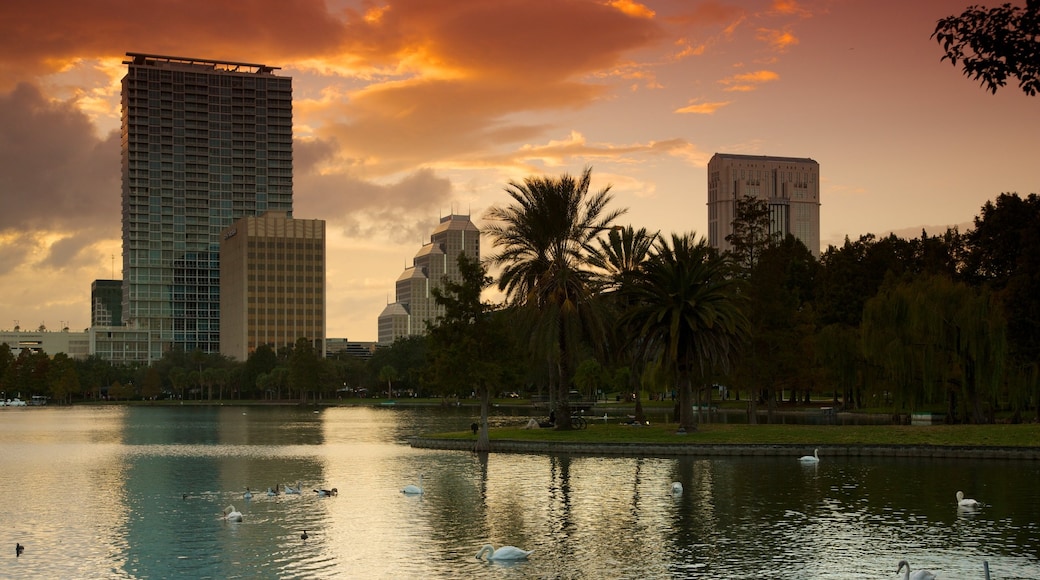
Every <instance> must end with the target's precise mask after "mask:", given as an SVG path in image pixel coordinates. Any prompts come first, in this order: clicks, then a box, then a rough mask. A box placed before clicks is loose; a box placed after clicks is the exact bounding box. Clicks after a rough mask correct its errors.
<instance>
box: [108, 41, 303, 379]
mask: <svg viewBox="0 0 1040 580" xmlns="http://www.w3.org/2000/svg"><path fill="white" fill-rule="evenodd" d="M126 56H127V60H125V61H124V62H123V64H125V65H127V73H126V76H124V77H123V80H122V179H123V188H122V189H123V191H122V238H123V307H122V318H123V322H124V323H125V324H126V325H127V326H128V327H129V328H130V329H133V330H141V331H146V332H148V333H149V340H148V341H147V344H148V345H149V353H148V360H150V361H154V360H157V359H159V358H160V357H161V356H162V354H163V353H164V352H166V351H168V350H170V349H172V348H178V349H181V350H184V351H186V352H191V351H194V350H196V349H200V350H202V351H203V352H207V353H215V352H218V351H219V350H220V262H219V253H220V234H221V232H222V231H223V230H224V229H226V228H227V227H228V226H229V225H231V223H232V222H233V221H234V220H236V219H239V218H242V217H246V216H257V215H260V214H262V213H263V212H265V211H268V210H271V211H281V212H286V213H287V214H288V215H290V216H291V215H292V180H293V149H292V79H291V78H289V77H283V76H277V75H276V74H275V71H276V70H277V67H270V66H267V65H263V64H252V63H242V62H224V61H213V60H203V59H194V58H182V57H172V56H159V55H150V54H141V53H132V52H128V53H127V55H126Z"/></svg>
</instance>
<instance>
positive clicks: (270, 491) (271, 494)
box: [267, 484, 278, 497]
mask: <svg viewBox="0 0 1040 580" xmlns="http://www.w3.org/2000/svg"><path fill="white" fill-rule="evenodd" d="M276 495H278V484H275V486H274V489H271V488H270V487H269V488H267V497H274V496H276Z"/></svg>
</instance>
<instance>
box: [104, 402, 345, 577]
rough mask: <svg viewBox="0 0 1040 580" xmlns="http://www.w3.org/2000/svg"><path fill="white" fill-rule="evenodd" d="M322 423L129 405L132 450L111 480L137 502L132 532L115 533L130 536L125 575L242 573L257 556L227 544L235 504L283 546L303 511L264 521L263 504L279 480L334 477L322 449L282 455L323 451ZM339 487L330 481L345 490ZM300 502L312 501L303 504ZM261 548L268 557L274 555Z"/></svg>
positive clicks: (315, 418) (305, 416)
mask: <svg viewBox="0 0 1040 580" xmlns="http://www.w3.org/2000/svg"><path fill="white" fill-rule="evenodd" d="M323 423H324V421H323V419H322V417H321V415H314V414H312V413H311V412H310V411H305V412H304V413H301V412H300V410H299V408H297V407H277V408H256V407H234V406H209V407H179V406H178V407H154V408H128V409H127V412H126V416H125V419H124V420H123V422H122V439H123V441H122V443H123V445H124V446H125V447H129V448H132V449H134V450H135V451H134V452H133V453H124V455H125V456H126V460H125V462H124V463H123V465H121V469H120V472H119V473H118V474H111V475H108V476H106V477H118V478H121V480H122V481H125V484H124V490H125V491H124V493H122V494H120V499H119V501H125V502H128V503H130V504H131V508H132V509H131V510H130V513H129V515H128V517H127V518H125V522H121V523H122V525H124V526H125V532H123V533H117V534H115V536H116V537H120V538H132V539H133V540H132V545H133V547H134V550H133V553H132V554H128V555H127V561H126V565H125V566H126V572H127V573H128V575H129V576H132V577H134V578H171V577H176V578H195V577H200V576H206V577H211V578H235V577H241V576H242V574H241V569H239V568H238V567H237V565H236V562H237V561H241V560H242V559H247V560H248V559H252V558H256V557H257V552H258V550H257V549H256V544H254V543H252V542H244V543H243V542H235V541H227V538H228V537H229V533H234V530H235V528H229V527H228V524H226V523H225V522H221V521H219V519H220V512H221V510H222V509H223V508H224V507H225V506H227V505H229V504H231V505H234V506H235V507H236V508H237V509H238V510H239V511H241V512H242V513H243V514H244V518H245V521H244V522H243V524H242V525H248V526H251V527H250V529H251V530H254V532H253V533H254V534H255V538H265V539H266V540H268V541H271V542H272V543H271V544H270V548H271V550H272V551H276V550H277V549H282V548H284V546H282V544H281V543H280V539H281V538H283V537H284V536H285V532H286V527H285V526H286V519H289V520H291V519H292V518H294V517H299V515H298V513H297V512H295V511H293V510H296V509H300V508H291V507H287V506H286V505H284V504H283V505H280V506H277V507H278V508H279V509H278V510H276V511H277V512H279V513H282V512H286V513H283V516H285V518H284V519H283V517H281V516H280V517H276V518H271V517H267V516H266V515H264V514H265V512H264V510H263V509H262V508H261V507H259V506H263V505H264V503H263V502H268V501H269V499H270V498H267V497H266V496H265V494H264V492H265V491H266V489H267V488H268V487H273V486H275V485H276V484H278V485H282V486H285V485H287V484H291V485H296V483H297V482H298V481H299V482H302V483H303V484H304V489H305V490H306V491H308V492H310V490H311V488H312V487H323V486H324V484H325V483H327V482H326V474H325V462H324V461H323V460H322V459H321V454H320V452H317V451H315V452H314V455H312V454H311V451H302V452H299V451H294V452H291V453H286V452H285V450H287V449H292V448H293V447H294V446H300V448H301V449H307V450H310V449H315V450H317V449H323V448H324V447H323V444H324V443H325V438H324V430H323V427H322V425H323ZM274 449H278V450H279V451H272V450H274ZM337 483H338V482H333V483H330V484H329V485H328V487H338V488H339V489H341V490H343V489H345V486H344V485H343V484H339V485H337ZM308 486H310V487H308ZM247 487H248V488H250V490H251V491H252V493H253V496H254V497H253V499H252V500H250V501H246V500H245V498H244V497H243V495H244V493H245V491H246V488H247ZM310 495H314V493H313V492H310ZM301 499H311V498H309V497H307V496H303V498H301ZM106 501H113V500H112V499H107V500H106ZM293 503H295V502H293ZM267 505H270V504H267ZM296 505H299V506H304V505H306V506H313V505H314V504H312V503H311V502H309V501H301V502H300V503H298V504H296ZM283 508H284V509H283ZM305 509H311V508H305ZM155 511H161V512H162V516H161V517H159V516H157V515H156V514H155V513H153V512H155ZM297 533H298V532H297ZM200 545H205V547H203V548H200ZM213 546H217V547H216V548H214V547H213ZM214 551H216V552H217V553H219V554H220V557H219V558H209V559H207V561H205V562H200V561H199V560H198V559H197V558H195V557H194V556H193V557H190V558H187V559H178V558H177V555H181V554H183V555H192V554H198V553H200V552H202V553H205V554H212V553H213V552H214ZM260 552H264V555H263V557H266V556H267V555H268V552H266V551H264V550H260ZM250 569H252V570H255V568H250ZM199 570H204V571H205V574H200V573H199V572H198V571H199ZM131 572H132V573H131Z"/></svg>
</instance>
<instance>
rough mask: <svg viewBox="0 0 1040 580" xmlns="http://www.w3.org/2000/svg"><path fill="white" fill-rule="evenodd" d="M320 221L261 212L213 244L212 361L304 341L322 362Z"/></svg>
mask: <svg viewBox="0 0 1040 580" xmlns="http://www.w3.org/2000/svg"><path fill="white" fill-rule="evenodd" d="M325 321H326V316H325V221H324V220H313V219H312V220H305V219H293V218H290V217H288V216H287V215H286V214H285V212H273V211H269V212H266V213H264V215H262V216H258V217H244V218H241V219H239V220H236V221H235V222H234V223H233V224H231V226H230V227H228V228H227V229H225V230H224V232H223V234H222V235H221V241H220V354H222V355H224V356H228V357H231V358H235V359H237V360H239V361H245V360H246V359H247V358H248V357H249V355H250V353H252V352H253V351H255V350H256V348H257V347H258V346H260V345H263V344H268V345H270V346H271V347H272V348H273V349H274V350H275V351H278V350H279V349H282V348H286V347H292V346H293V345H295V344H296V341H297V340H298V339H300V338H306V339H307V340H308V341H309V342H310V343H311V346H313V347H314V349H315V351H316V352H318V353H319V356H325Z"/></svg>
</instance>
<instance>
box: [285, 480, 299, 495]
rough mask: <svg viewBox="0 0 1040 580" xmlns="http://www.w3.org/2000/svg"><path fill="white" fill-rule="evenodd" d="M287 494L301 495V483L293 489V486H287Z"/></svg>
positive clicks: (297, 483)
mask: <svg viewBox="0 0 1040 580" xmlns="http://www.w3.org/2000/svg"><path fill="white" fill-rule="evenodd" d="M285 493H286V494H296V495H300V482H298V481H297V482H296V487H292V486H291V485H286V486H285Z"/></svg>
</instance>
